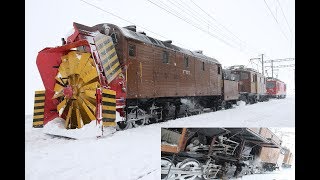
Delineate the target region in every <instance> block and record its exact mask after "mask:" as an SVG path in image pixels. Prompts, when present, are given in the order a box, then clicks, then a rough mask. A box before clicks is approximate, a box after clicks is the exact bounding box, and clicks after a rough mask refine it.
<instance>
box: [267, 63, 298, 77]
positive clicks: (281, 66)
mask: <svg viewBox="0 0 320 180" xmlns="http://www.w3.org/2000/svg"><path fill="white" fill-rule="evenodd" d="M294 60H295V59H294V58H284V59H271V60H265V61H263V63H271V65H270V66H264V68H266V67H271V77H272V78H273V72H274V69H273V68H285V67H294V66H295V64H287V65H284V64H283V65H277V66H274V65H273V63H275V62H276V63H279V62H285V61H294ZM277 76H278V75H277Z"/></svg>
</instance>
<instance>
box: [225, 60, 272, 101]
mask: <svg viewBox="0 0 320 180" xmlns="http://www.w3.org/2000/svg"><path fill="white" fill-rule="evenodd" d="M228 69H229V70H231V71H232V73H233V74H235V75H237V78H238V80H239V93H240V100H243V101H245V102H246V103H250V104H253V103H256V102H258V101H260V102H261V101H266V100H268V95H267V93H266V78H265V77H264V76H263V75H262V74H261V73H259V72H257V71H256V70H254V69H252V68H245V67H244V66H243V65H240V66H231V67H230V68H228Z"/></svg>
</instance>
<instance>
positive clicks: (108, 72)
mask: <svg viewBox="0 0 320 180" xmlns="http://www.w3.org/2000/svg"><path fill="white" fill-rule="evenodd" d="M118 66H120V64H119V61H118V62H116V64H114V65H113V66H112V67H111V68H110V69H109V70H108V71H107V72H106V76H108V75H109V74H110V73H111V72H112V71H113V70H115V69H116V68H117V67H118Z"/></svg>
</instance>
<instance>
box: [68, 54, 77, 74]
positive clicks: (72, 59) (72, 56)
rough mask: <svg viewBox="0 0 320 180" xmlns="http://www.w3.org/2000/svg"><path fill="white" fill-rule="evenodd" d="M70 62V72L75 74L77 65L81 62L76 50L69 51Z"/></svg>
mask: <svg viewBox="0 0 320 180" xmlns="http://www.w3.org/2000/svg"><path fill="white" fill-rule="evenodd" d="M68 62H69V72H70V74H74V73H75V72H74V70H75V67H76V66H77V65H78V63H79V59H78V58H77V54H76V52H75V51H71V52H69V53H68Z"/></svg>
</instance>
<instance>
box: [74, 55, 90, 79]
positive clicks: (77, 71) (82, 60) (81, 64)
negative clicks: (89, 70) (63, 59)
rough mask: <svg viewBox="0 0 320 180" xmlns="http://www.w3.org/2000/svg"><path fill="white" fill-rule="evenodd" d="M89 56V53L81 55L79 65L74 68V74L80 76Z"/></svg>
mask: <svg viewBox="0 0 320 180" xmlns="http://www.w3.org/2000/svg"><path fill="white" fill-rule="evenodd" d="M90 56H91V54H90V53H82V54H81V58H80V60H79V64H78V65H77V66H76V68H75V70H74V73H75V74H80V72H81V70H82V69H83V68H84V67H85V65H86V63H87V62H88V60H89V57H90Z"/></svg>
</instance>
